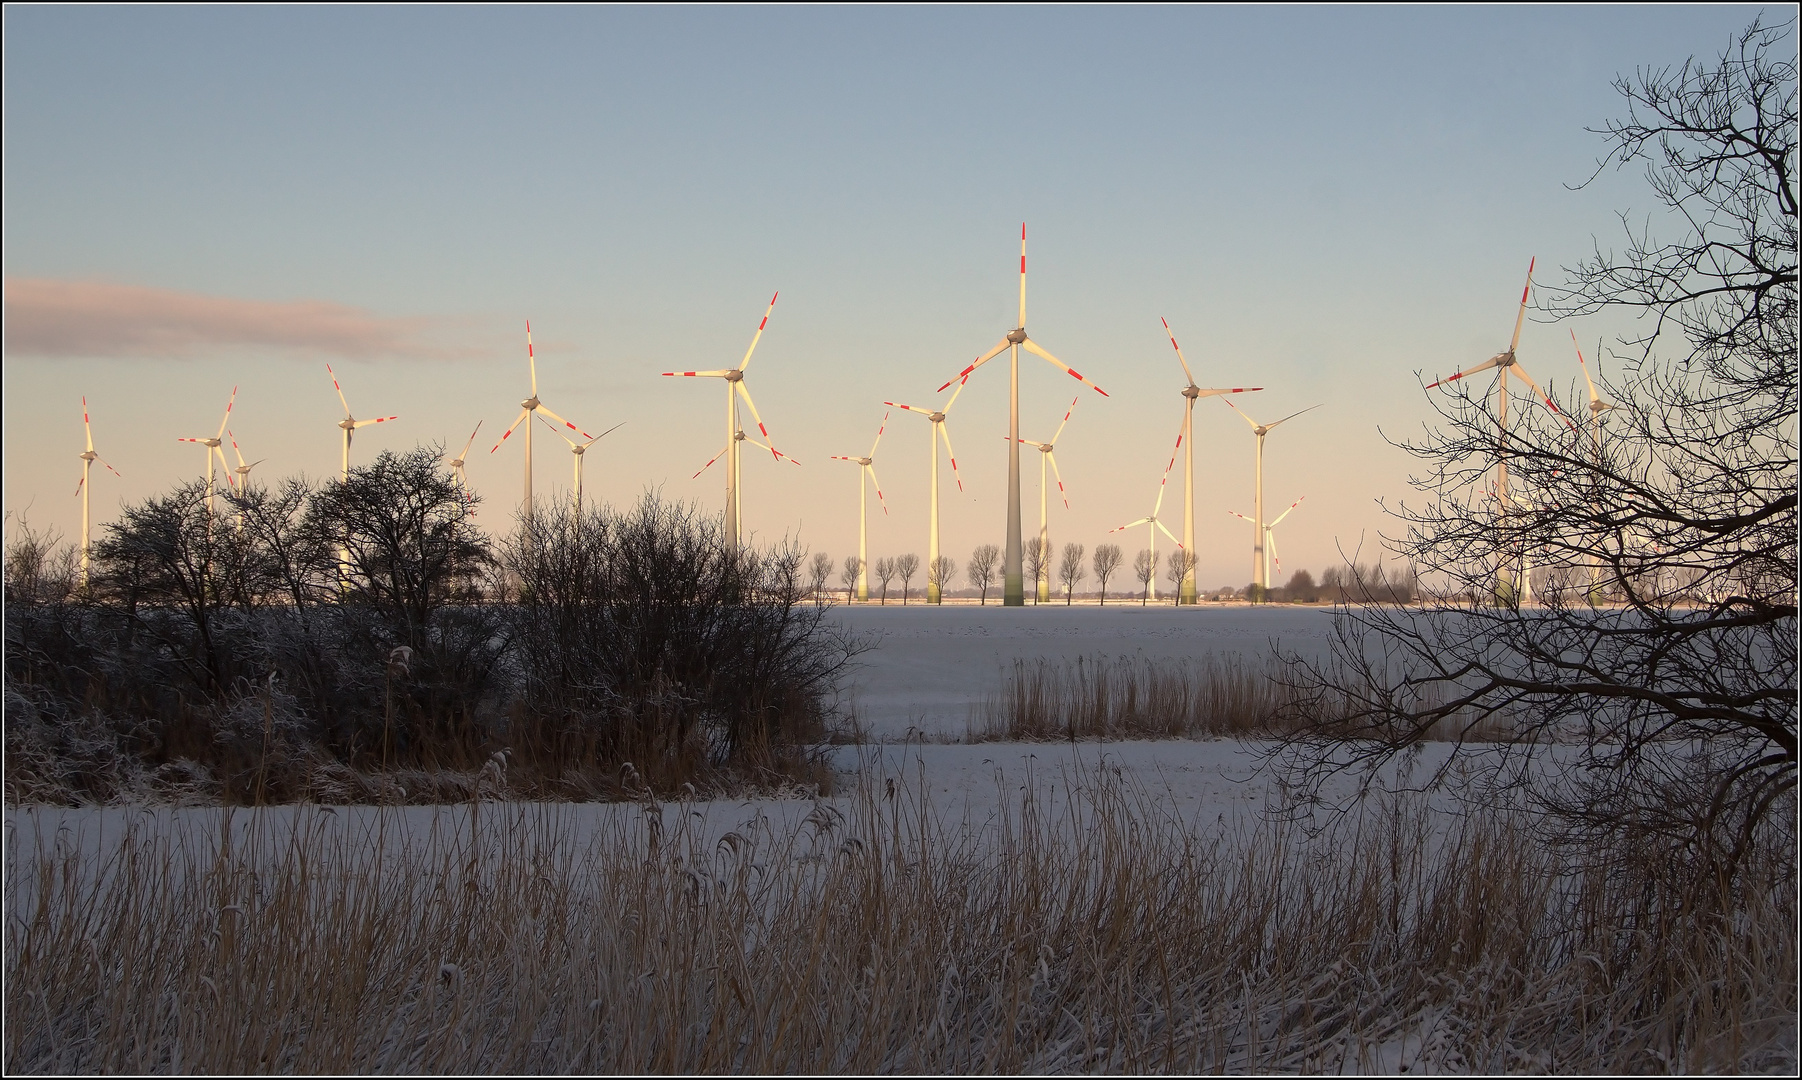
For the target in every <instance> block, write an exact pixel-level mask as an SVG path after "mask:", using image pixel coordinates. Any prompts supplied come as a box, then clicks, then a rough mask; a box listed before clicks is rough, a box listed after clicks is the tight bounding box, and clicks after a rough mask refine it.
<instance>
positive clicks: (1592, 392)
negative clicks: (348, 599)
mask: <svg viewBox="0 0 1802 1080" xmlns="http://www.w3.org/2000/svg"><path fill="white" fill-rule="evenodd" d="M1570 343H1571V345H1572V346H1573V347H1574V348H1575V349H1576V350H1577V366H1578V367H1580V368H1582V369H1583V381H1584V382H1586V383H1588V384H1589V404H1590V406H1591V407H1592V411H1593V407H1594V405H1595V403H1596V402H1598V401H1600V400H1602V395H1600V394H1598V393H1596V381H1595V380H1594V379H1592V378H1590V377H1589V365H1588V364H1585V363H1584V362H1583V346H1581V345H1578V344H1577V332H1576V331H1575V330H1572V331H1571V332H1570ZM82 405H83V406H84V407H85V406H86V405H87V399H85V398H84V399H82ZM82 419H83V420H86V419H87V413H86V412H83V413H82Z"/></svg>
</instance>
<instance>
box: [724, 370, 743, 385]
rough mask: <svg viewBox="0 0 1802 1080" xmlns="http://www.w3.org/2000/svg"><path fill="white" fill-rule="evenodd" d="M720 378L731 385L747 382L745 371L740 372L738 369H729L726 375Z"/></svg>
mask: <svg viewBox="0 0 1802 1080" xmlns="http://www.w3.org/2000/svg"><path fill="white" fill-rule="evenodd" d="M720 378H722V379H724V380H726V381H727V382H729V383H735V382H744V381H745V373H744V372H743V371H741V370H739V369H738V368H727V369H726V373H725V374H724V375H721V376H720Z"/></svg>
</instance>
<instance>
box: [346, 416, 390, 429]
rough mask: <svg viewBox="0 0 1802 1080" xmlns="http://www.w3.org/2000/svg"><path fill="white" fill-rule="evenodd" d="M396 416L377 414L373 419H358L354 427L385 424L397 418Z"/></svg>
mask: <svg viewBox="0 0 1802 1080" xmlns="http://www.w3.org/2000/svg"><path fill="white" fill-rule="evenodd" d="M399 419H400V417H398V416H378V417H376V418H375V419H374V420H358V421H357V422H356V425H355V426H356V427H368V426H369V425H371V424H386V423H387V422H388V421H390V420H399Z"/></svg>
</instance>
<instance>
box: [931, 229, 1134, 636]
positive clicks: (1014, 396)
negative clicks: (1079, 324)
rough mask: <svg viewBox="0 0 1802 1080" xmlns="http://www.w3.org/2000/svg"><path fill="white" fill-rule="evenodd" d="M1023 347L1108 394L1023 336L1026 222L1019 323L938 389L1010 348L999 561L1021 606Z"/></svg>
mask: <svg viewBox="0 0 1802 1080" xmlns="http://www.w3.org/2000/svg"><path fill="white" fill-rule="evenodd" d="M1021 349H1025V350H1026V351H1027V352H1029V353H1032V354H1033V355H1034V356H1037V357H1039V358H1040V359H1041V360H1045V361H1046V362H1048V363H1050V364H1052V365H1053V366H1055V367H1057V368H1060V369H1061V370H1063V372H1064V373H1065V374H1067V375H1069V376H1070V377H1071V378H1073V379H1075V380H1077V381H1078V382H1080V383H1082V384H1083V385H1084V386H1087V387H1088V388H1089V389H1091V390H1093V391H1095V392H1096V393H1098V394H1100V395H1101V396H1102V397H1107V396H1108V394H1107V391H1106V390H1103V389H1102V388H1101V387H1099V386H1096V385H1095V384H1094V383H1092V382H1090V381H1089V380H1087V379H1085V378H1083V377H1082V375H1081V374H1080V373H1078V372H1077V371H1075V370H1073V369H1072V368H1071V367H1070V365H1068V364H1066V363H1064V362H1063V361H1062V360H1059V359H1058V358H1057V357H1055V356H1053V355H1051V354H1050V353H1048V352H1046V351H1045V350H1044V349H1041V348H1039V346H1038V344H1037V343H1036V342H1034V341H1033V340H1032V339H1031V338H1029V337H1027V336H1026V225H1025V224H1024V223H1022V224H1021V225H1020V325H1019V326H1017V327H1015V328H1014V329H1012V330H1009V331H1008V332H1007V334H1006V335H1005V336H1004V337H1002V339H1001V341H1000V342H999V343H997V344H996V345H995V347H994V348H992V349H990V350H989V351H988V352H986V353H984V354H982V355H981V356H979V357H977V358H976V362H975V363H974V364H971V365H970V366H969V367H967V368H965V369H963V370H962V371H960V372H958V373H957V374H956V375H955V376H953V377H952V378H951V379H950V380H949V381H947V382H946V383H945V385H944V386H941V387H939V388H938V391H937V392H938V393H941V394H942V393H944V392H945V390H946V389H947V388H948V387H949V386H950V385H951V384H952V383H954V382H957V381H958V380H960V379H964V378H967V377H968V376H969V374H970V373H971V372H972V371H975V370H976V369H977V368H979V367H981V366H982V365H984V364H986V363H988V362H989V361H990V360H993V359H994V358H995V357H997V356H1000V355H1001V353H1002V352H1003V351H1006V350H1012V357H1011V361H1010V364H1009V368H1008V391H1007V553H1006V556H1005V558H1004V559H1003V562H1002V567H1001V570H1002V589H1001V602H1002V604H1003V605H1005V606H1008V607H1020V606H1022V605H1024V604H1025V603H1026V587H1025V581H1024V578H1023V575H1022V573H1021V549H1020V350H1021Z"/></svg>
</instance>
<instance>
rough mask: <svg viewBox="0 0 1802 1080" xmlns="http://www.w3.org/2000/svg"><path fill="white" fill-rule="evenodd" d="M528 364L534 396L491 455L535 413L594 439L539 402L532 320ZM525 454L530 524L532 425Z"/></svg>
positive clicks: (525, 510) (523, 508)
mask: <svg viewBox="0 0 1802 1080" xmlns="http://www.w3.org/2000/svg"><path fill="white" fill-rule="evenodd" d="M526 364H527V365H528V366H529V367H530V368H531V371H532V396H530V397H528V398H526V399H525V400H524V401H522V402H520V403H519V418H518V419H516V420H514V421H513V427H510V428H508V429H507V430H506V431H504V432H502V433H501V439H500V442H497V443H495V444H494V450H490V451H488V452H489V453H490V454H492V453H494V451H495V450H499V449H500V448H501V443H504V442H506V441H507V436H509V435H511V434H513V431H514V428H517V427H519V425H521V424H526V420H527V419H529V418H530V417H531V415H532V414H533V413H543V414H544V415H546V416H548V417H550V418H551V419H552V420H555V421H557V423H559V424H562V425H563V426H564V427H566V428H568V429H569V430H571V431H573V432H575V433H576V434H578V435H580V436H582V437H583V438H584V439H592V438H593V436H592V435H590V434H588V432H586V431H583V430H582V429H581V428H579V427H577V426H576V425H574V424H572V423H570V422H569V421H568V420H565V419H563V417H561V416H558V415H557V414H556V413H554V412H552V411H551V410H550V408H549V407H548V406H546V405H545V404H544V402H542V401H539V400H538V358H537V356H536V355H535V354H534V353H533V352H532V320H530V319H527V320H526ZM525 453H526V487H525V499H524V501H522V502H521V503H520V513H521V514H522V515H523V516H524V517H525V519H526V521H527V522H530V521H531V520H532V425H531V424H526V450H525Z"/></svg>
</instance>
